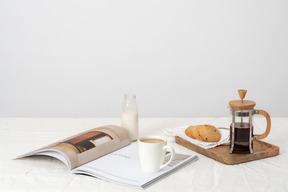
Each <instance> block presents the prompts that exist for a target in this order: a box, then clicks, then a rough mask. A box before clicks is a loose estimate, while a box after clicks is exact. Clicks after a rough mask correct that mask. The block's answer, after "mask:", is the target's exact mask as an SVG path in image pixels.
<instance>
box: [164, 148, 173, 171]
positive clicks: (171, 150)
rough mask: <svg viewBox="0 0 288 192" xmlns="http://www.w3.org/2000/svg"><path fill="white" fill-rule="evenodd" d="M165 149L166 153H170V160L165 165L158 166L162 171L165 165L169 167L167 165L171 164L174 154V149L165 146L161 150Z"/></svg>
mask: <svg viewBox="0 0 288 192" xmlns="http://www.w3.org/2000/svg"><path fill="white" fill-rule="evenodd" d="M166 149H168V151H170V152H171V157H170V159H169V161H168V162H167V163H165V164H164V165H161V166H160V169H163V168H164V167H166V166H167V165H169V164H170V163H171V161H172V160H173V159H174V153H175V152H174V148H173V147H171V146H168V145H166V146H164V147H163V150H166Z"/></svg>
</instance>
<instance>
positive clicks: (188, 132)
mask: <svg viewBox="0 0 288 192" xmlns="http://www.w3.org/2000/svg"><path fill="white" fill-rule="evenodd" d="M192 128H193V126H189V127H188V128H187V129H186V130H185V134H186V135H187V136H188V137H191V138H192V139H195V137H193V135H192V134H191V129H192Z"/></svg>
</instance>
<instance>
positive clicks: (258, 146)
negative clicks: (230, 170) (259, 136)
mask: <svg viewBox="0 0 288 192" xmlns="http://www.w3.org/2000/svg"><path fill="white" fill-rule="evenodd" d="M175 141H176V143H178V144H179V145H182V146H184V147H186V148H188V149H191V150H193V151H196V152H198V153H200V154H202V155H205V156H207V157H209V158H212V159H214V160H216V161H219V162H221V163H224V164H227V165H234V164H239V163H245V162H249V161H254V160H258V159H263V158H267V157H272V156H276V155H279V147H277V146H275V145H271V144H269V143H266V142H263V141H260V140H254V141H253V153H252V154H235V153H233V154H230V153H229V150H230V146H227V145H226V146H218V147H215V148H212V149H204V148H202V147H199V146H198V145H195V144H192V143H190V142H189V141H187V140H185V139H182V138H180V137H178V136H176V137H175Z"/></svg>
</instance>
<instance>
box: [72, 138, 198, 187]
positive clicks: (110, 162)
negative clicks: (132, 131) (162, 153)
mask: <svg viewBox="0 0 288 192" xmlns="http://www.w3.org/2000/svg"><path fill="white" fill-rule="evenodd" d="M169 159H170V153H167V155H166V159H165V161H168V160H169ZM197 159H198V157H197V156H196V155H182V154H175V157H174V160H173V161H172V163H171V164H169V165H168V166H166V167H165V168H164V169H162V170H161V171H159V172H156V173H146V172H144V171H143V170H142V169H141V166H140V162H139V159H138V143H137V142H134V143H132V144H131V145H129V146H127V147H124V148H122V149H120V150H117V151H115V152H113V153H110V154H108V155H105V156H103V157H101V158H99V159H96V160H94V161H91V162H89V163H87V164H85V165H82V166H79V167H77V168H76V169H73V170H71V172H72V173H76V174H77V173H78V174H85V175H90V176H93V177H97V178H100V179H103V180H106V181H110V182H114V183H119V184H122V185H126V186H132V187H136V188H141V189H143V188H146V187H147V186H149V185H150V184H152V183H154V182H155V181H157V180H159V179H161V178H163V177H165V176H167V175H168V174H170V173H171V172H173V171H175V170H177V169H179V168H181V167H183V166H185V165H187V164H188V163H190V162H193V161H196V160H197Z"/></svg>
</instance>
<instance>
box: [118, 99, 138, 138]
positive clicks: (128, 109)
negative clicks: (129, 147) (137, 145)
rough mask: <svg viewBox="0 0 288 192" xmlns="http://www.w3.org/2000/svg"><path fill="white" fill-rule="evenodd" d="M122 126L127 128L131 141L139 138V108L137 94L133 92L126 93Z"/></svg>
mask: <svg viewBox="0 0 288 192" xmlns="http://www.w3.org/2000/svg"><path fill="white" fill-rule="evenodd" d="M121 126H122V127H123V128H124V129H126V131H127V133H128V135H129V137H130V139H131V141H135V140H137V139H138V134H139V129H138V110H137V104H136V96H135V95H133V94H125V95H124V101H123V108H122V118H121Z"/></svg>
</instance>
